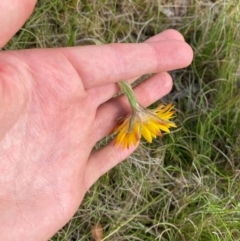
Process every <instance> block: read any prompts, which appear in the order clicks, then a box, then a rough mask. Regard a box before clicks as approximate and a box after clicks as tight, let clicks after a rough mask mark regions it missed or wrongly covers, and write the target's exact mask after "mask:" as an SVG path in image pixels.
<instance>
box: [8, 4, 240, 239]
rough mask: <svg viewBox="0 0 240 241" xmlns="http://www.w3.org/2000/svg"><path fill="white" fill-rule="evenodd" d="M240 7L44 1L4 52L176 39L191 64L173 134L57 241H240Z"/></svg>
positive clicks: (96, 191)
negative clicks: (189, 50)
mask: <svg viewBox="0 0 240 241" xmlns="http://www.w3.org/2000/svg"><path fill="white" fill-rule="evenodd" d="M239 11H240V4H239V1H238V0H231V1H228V0H225V1H224V0H215V1H213V0H212V1H210V0H209V1H208V0H197V1H194V0H188V1H187V0H182V1H179V0H172V1H163V0H162V1H161V0H158V1H157V0H155V1H150V0H131V1H129V0H122V1H117V0H100V1H97V0H92V1H87V0H82V1H77V0H52V1H49V0H40V1H39V3H38V7H37V9H36V10H35V12H34V14H33V16H32V17H31V19H30V20H29V21H28V22H27V24H26V25H25V26H24V28H23V29H22V30H21V31H19V32H18V33H17V34H16V36H15V37H14V38H13V39H12V40H11V41H10V42H9V44H8V45H7V46H6V47H5V48H6V49H20V48H35V47H56V46H73V45H84V44H95V43H98V41H100V42H104V43H110V42H141V41H143V40H145V39H147V38H148V37H150V36H152V35H154V34H156V33H158V32H160V31H162V30H164V29H167V28H175V29H177V30H179V31H180V32H181V33H182V34H183V35H184V36H185V38H186V40H187V41H188V42H189V43H190V44H191V46H192V47H193V49H194V52H195V58H194V62H193V64H192V65H191V66H190V67H189V68H187V69H184V70H178V71H174V72H172V76H173V78H174V80H175V85H174V88H173V91H172V92H171V93H170V94H169V95H168V96H167V97H165V99H166V100H168V101H169V100H170V101H173V102H174V104H175V105H176V108H177V110H178V114H177V118H176V122H177V124H178V126H179V128H178V129H177V130H175V131H174V132H172V133H171V134H170V135H165V136H164V138H163V139H157V140H155V141H154V144H153V145H147V144H145V143H143V145H142V146H141V147H140V148H139V149H138V150H137V151H136V152H135V153H134V154H133V155H132V156H131V157H130V158H129V159H128V160H127V161H125V162H123V163H122V164H120V165H118V166H117V167H116V168H114V169H113V170H112V171H110V172H109V173H107V174H106V175H104V176H103V177H102V178H101V179H100V180H99V181H98V182H97V183H96V184H95V185H94V186H93V187H92V188H91V190H90V191H89V193H88V194H87V195H86V197H85V199H84V202H83V204H82V205H81V207H80V209H79V211H78V213H77V214H76V215H75V216H74V218H73V219H72V220H71V221H70V222H69V224H67V225H66V226H65V227H64V228H63V229H62V230H60V231H59V232H58V233H57V234H56V235H55V236H54V237H53V238H52V239H51V241H70V240H71V241H80V240H81V241H83V240H91V226H92V225H93V224H96V223H101V225H102V226H103V228H104V239H103V240H114V241H120V240H123V241H125V240H146V241H148V240H149V241H150V240H151V241H152V240H163V241H167V240H171V241H179V240H183V241H184V240H186V241H191V240H199V241H216V240H221V241H225V240H226V241H231V240H240V94H239V88H240V68H239V63H240V61H239V60H240V54H239V52H240V44H239V40H240V34H239V27H240V17H239Z"/></svg>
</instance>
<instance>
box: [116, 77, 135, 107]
mask: <svg viewBox="0 0 240 241" xmlns="http://www.w3.org/2000/svg"><path fill="white" fill-rule="evenodd" d="M118 85H119V87H120V88H121V90H122V91H123V93H124V94H125V95H126V96H127V98H128V101H129V104H130V105H131V107H132V109H133V110H135V111H139V104H138V102H137V99H136V97H135V94H134V92H133V89H132V86H131V84H130V83H129V82H128V81H126V80H124V81H120V82H118Z"/></svg>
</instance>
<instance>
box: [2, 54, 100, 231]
mask: <svg viewBox="0 0 240 241" xmlns="http://www.w3.org/2000/svg"><path fill="white" fill-rule="evenodd" d="M2 57H3V59H2V61H1V67H2V70H3V73H5V76H4V77H5V78H6V81H8V86H7V85H5V87H6V88H12V89H14V88H15V92H13V93H14V95H15V96H10V98H17V101H18V102H21V108H19V109H18V110H17V111H18V112H19V113H16V112H15V113H14V114H13V113H12V112H11V110H8V111H9V112H11V114H12V115H13V116H14V115H16V116H17V117H16V118H13V119H15V122H14V123H11V125H12V128H11V129H10V131H9V132H8V133H7V135H5V136H4V138H3V139H2V143H1V146H0V173H1V176H0V190H1V191H0V203H1V204H0V206H1V209H2V211H1V215H2V217H3V216H5V219H4V220H1V222H4V223H5V225H7V224H9V227H11V228H12V227H15V226H16V225H17V224H19V221H21V223H22V224H21V225H22V231H23V232H25V233H27V232H26V230H29V224H30V225H32V226H33V227H39V225H43V226H46V225H47V223H54V221H55V220H56V219H59V220H62V223H65V222H66V221H67V220H68V219H69V218H70V216H71V215H73V214H74V212H75V211H76V209H77V207H78V205H79V203H80V201H81V200H82V198H83V196H84V194H85V192H86V190H87V188H89V186H90V183H88V181H87V178H88V177H87V176H86V173H85V170H86V169H85V168H86V165H87V160H88V157H89V154H90V152H91V149H92V147H93V145H94V143H95V142H96V139H95V137H94V129H93V127H94V125H95V124H94V121H95V114H96V107H97V105H96V102H97V100H94V96H91V97H90V96H89V94H88V92H87V91H86V90H85V89H84V87H83V85H82V82H81V79H80V77H79V75H78V74H77V73H76V71H75V70H74V68H73V67H72V66H71V64H70V63H69V61H68V60H67V58H64V57H63V56H58V57H61V59H59V58H58V59H57V61H56V56H51V55H50V56H49V55H48V57H47V56H45V52H42V53H40V54H39V55H38V59H31V52H29V54H28V55H25V53H24V52H19V53H13V54H4V56H3V55H2ZM46 57H47V58H46ZM15 61H17V62H18V65H17V69H14V68H16V67H15V66H13V65H12V63H14V62H15ZM5 64H7V65H5ZM12 71H17V72H18V73H19V74H20V76H21V78H18V77H16V76H15V77H16V78H14V75H13V74H12ZM12 77H13V78H12ZM10 78H12V79H11V81H9V79H10ZM3 80H4V79H3ZM9 82H10V84H9ZM5 84H6V83H5ZM6 101H9V102H10V107H9V108H10V109H11V107H12V106H11V100H6ZM12 108H13V109H14V107H12ZM86 138H87V140H86ZM19 157H21V158H19ZM9 209H11V210H12V212H13V213H14V217H15V218H14V219H8V215H9ZM4 210H6V212H4ZM19 219H21V220H19ZM39 220H41V221H40V222H39ZM23 221H24V222H23ZM9 222H10V223H9Z"/></svg>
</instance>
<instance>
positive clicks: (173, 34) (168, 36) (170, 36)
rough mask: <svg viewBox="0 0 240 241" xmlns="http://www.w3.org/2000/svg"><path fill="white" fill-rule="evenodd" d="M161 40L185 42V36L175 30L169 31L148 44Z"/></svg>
mask: <svg viewBox="0 0 240 241" xmlns="http://www.w3.org/2000/svg"><path fill="white" fill-rule="evenodd" d="M161 40H179V41H185V40H184V37H183V35H182V34H181V33H180V32H178V31H177V30H175V29H167V30H165V31H163V32H161V33H159V34H157V35H155V36H153V37H151V38H149V39H147V40H146V42H155V41H161Z"/></svg>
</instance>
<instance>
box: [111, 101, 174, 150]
mask: <svg viewBox="0 0 240 241" xmlns="http://www.w3.org/2000/svg"><path fill="white" fill-rule="evenodd" d="M173 108H174V106H173V105H172V104H168V105H167V106H165V105H164V104H160V105H159V106H158V107H157V108H156V109H152V110H150V109H145V108H143V107H141V106H140V108H139V110H134V111H133V113H132V114H131V115H128V116H126V117H122V118H120V119H119V121H118V125H117V127H116V128H115V129H114V130H113V131H112V133H118V134H117V136H116V139H115V140H114V145H120V146H122V149H124V148H129V147H130V146H131V145H132V144H133V145H134V146H135V145H136V144H137V143H138V141H139V140H140V139H141V136H143V137H144V139H146V140H147V141H148V142H149V143H152V138H156V137H157V136H162V132H161V131H165V132H167V133H169V132H170V130H169V128H170V127H176V125H175V123H174V122H172V121H169V120H170V119H171V118H172V117H173V114H174V113H175V111H174V110H173Z"/></svg>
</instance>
